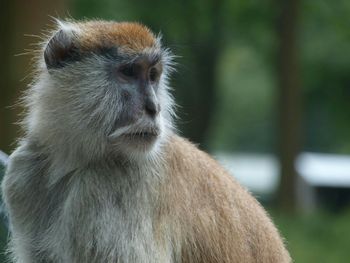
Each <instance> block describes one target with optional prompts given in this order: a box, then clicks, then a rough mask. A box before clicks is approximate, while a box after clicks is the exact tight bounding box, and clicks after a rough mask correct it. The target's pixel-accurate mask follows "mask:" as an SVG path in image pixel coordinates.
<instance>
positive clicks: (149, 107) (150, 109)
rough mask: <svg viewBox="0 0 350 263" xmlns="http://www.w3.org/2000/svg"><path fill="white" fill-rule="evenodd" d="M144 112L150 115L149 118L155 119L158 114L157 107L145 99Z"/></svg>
mask: <svg viewBox="0 0 350 263" xmlns="http://www.w3.org/2000/svg"><path fill="white" fill-rule="evenodd" d="M145 110H146V113H147V114H148V115H150V116H151V117H155V116H156V115H157V113H158V106H157V104H156V103H155V102H154V101H152V100H150V99H147V100H146V104H145Z"/></svg>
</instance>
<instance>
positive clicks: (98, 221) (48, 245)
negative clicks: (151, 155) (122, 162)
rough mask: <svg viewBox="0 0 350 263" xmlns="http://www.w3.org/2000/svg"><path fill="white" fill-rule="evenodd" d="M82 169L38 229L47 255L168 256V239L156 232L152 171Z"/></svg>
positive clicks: (88, 258) (80, 258)
mask: <svg viewBox="0 0 350 263" xmlns="http://www.w3.org/2000/svg"><path fill="white" fill-rule="evenodd" d="M87 171H88V172H87ZM87 171H81V172H77V173H75V174H73V175H72V177H71V178H70V180H69V182H67V185H66V187H67V191H66V196H65V197H64V202H63V203H62V205H61V207H60V209H58V212H57V216H56V217H55V218H52V219H51V220H52V224H51V225H50V228H49V229H48V230H47V231H45V233H44V235H43V238H42V245H41V246H42V247H43V248H45V250H46V251H47V252H48V254H49V257H50V258H52V259H53V260H55V261H57V262H72V263H73V262H113V263H115V262H121V263H131V262H144V263H148V262H150V263H151V262H152V263H155V262H172V260H171V253H170V246H169V244H159V242H157V241H156V238H155V227H156V226H155V225H154V223H155V219H154V209H155V207H154V205H153V204H154V202H153V201H154V198H157V197H156V195H157V194H156V190H155V189H154V183H155V182H154V180H158V179H157V178H156V176H155V175H153V174H147V173H145V174H142V173H143V172H139V173H137V174H123V173H122V172H120V171H118V170H109V171H106V170H103V169H102V170H101V169H95V170H94V169H89V170H87ZM164 235H166V234H165V233H164ZM162 240H166V238H164V239H163V238H162ZM67 252H69V253H67Z"/></svg>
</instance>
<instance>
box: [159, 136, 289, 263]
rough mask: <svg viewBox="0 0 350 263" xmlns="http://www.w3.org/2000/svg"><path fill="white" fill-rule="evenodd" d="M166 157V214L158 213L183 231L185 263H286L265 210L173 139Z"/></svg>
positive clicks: (220, 169) (225, 174) (198, 153)
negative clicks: (192, 262)
mask: <svg viewBox="0 0 350 263" xmlns="http://www.w3.org/2000/svg"><path fill="white" fill-rule="evenodd" d="M167 153H168V154H167V165H168V167H169V169H168V173H167V178H168V180H167V184H166V188H165V189H164V190H163V193H164V194H163V195H164V196H165V198H163V199H164V203H165V205H167V206H168V207H169V210H163V211H169V213H170V214H171V218H177V221H178V222H180V223H179V224H180V226H178V227H179V228H180V229H185V230H183V231H184V233H186V234H185V236H186V237H185V241H184V242H185V243H186V244H185V246H184V247H186V249H185V251H183V253H184V255H185V256H184V258H186V257H188V258H192V257H193V256H195V257H197V258H199V259H200V260H199V261H198V262H213V261H211V260H214V259H215V258H226V259H230V260H229V261H223V262H254V260H253V259H254V258H255V257H256V256H258V257H260V258H261V262H290V258H289V256H288V253H287V252H286V250H285V248H284V245H283V242H282V239H281V238H280V236H279V233H278V231H277V230H276V228H275V227H274V226H273V224H272V222H271V220H270V218H269V216H268V215H267V213H266V212H265V210H264V209H263V208H262V206H261V205H260V204H259V203H258V202H257V200H256V199H255V198H254V197H253V196H252V195H251V194H250V193H249V192H248V191H247V190H246V189H245V188H244V187H242V186H241V185H240V184H239V183H238V182H237V181H236V180H235V179H234V178H233V176H231V175H230V174H229V173H228V172H227V171H226V170H225V169H224V168H223V167H222V166H221V165H220V164H219V163H218V162H217V161H215V160H214V159H213V158H211V157H210V156H209V155H208V154H207V153H205V152H203V151H201V150H199V149H198V148H197V147H196V146H195V145H194V144H192V143H191V142H189V141H188V140H186V139H183V138H181V137H178V136H174V137H172V138H171V141H170V143H169V146H168V150H167ZM182 215H187V216H186V217H185V216H182ZM233 244H234V245H233ZM193 254H195V255H193ZM223 255H224V257H222V256H223ZM185 262H187V261H186V260H185ZM214 262H216V261H215V260H214ZM219 262H221V261H219Z"/></svg>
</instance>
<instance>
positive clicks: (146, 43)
mask: <svg viewBox="0 0 350 263" xmlns="http://www.w3.org/2000/svg"><path fill="white" fill-rule="evenodd" d="M76 25H77V26H78V28H79V29H80V30H81V32H82V34H81V35H80V36H79V44H80V46H81V48H82V49H83V50H85V51H89V50H94V49H96V48H99V47H113V46H117V47H120V48H123V49H125V51H130V52H140V51H142V50H144V49H146V48H151V47H154V46H155V44H156V38H155V36H154V34H153V33H152V32H151V31H150V30H149V29H148V28H147V27H146V26H144V25H142V24H139V23H132V22H121V23H118V22H106V21H90V22H85V23H77V24H76Z"/></svg>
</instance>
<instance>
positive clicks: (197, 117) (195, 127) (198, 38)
mask: <svg viewBox="0 0 350 263" xmlns="http://www.w3.org/2000/svg"><path fill="white" fill-rule="evenodd" d="M186 3H187V7H186V8H185V9H184V12H185V14H186V15H185V19H186V21H187V25H188V35H187V37H188V39H187V42H188V43H190V47H189V49H190V54H191V58H192V59H193V61H192V65H193V70H194V71H193V72H192V73H191V74H192V76H191V77H192V79H191V80H192V81H191V82H190V83H189V82H188V80H187V81H186V84H187V85H186V86H184V85H183V86H182V87H181V89H182V97H184V98H185V99H184V100H183V102H184V103H183V105H181V106H183V108H184V111H186V115H187V116H188V117H187V116H185V117H184V118H183V119H185V120H186V119H187V120H188V123H185V125H184V126H183V127H181V128H182V130H183V131H184V134H185V136H186V137H189V138H190V139H191V140H192V141H194V142H196V143H201V145H202V146H203V148H206V146H207V145H206V139H207V132H208V128H209V126H210V124H211V121H212V118H213V113H214V112H215V109H216V89H217V87H216V72H215V71H216V67H217V64H218V58H219V55H220V51H221V40H222V37H223V36H222V28H223V26H222V24H221V23H222V21H221V17H222V12H223V10H222V8H223V1H222V0H211V1H208V2H207V4H208V5H209V8H208V10H209V12H208V13H207V19H208V20H209V21H210V24H209V27H208V29H207V31H206V33H205V34H203V33H202V32H200V30H199V28H200V27H201V25H200V23H201V22H203V21H201V20H198V18H197V17H196V16H195V15H194V14H195V13H196V12H197V10H198V9H199V8H198V6H197V5H196V4H195V3H193V2H191V1H185V2H184V5H185V4H186ZM183 84H185V83H183ZM189 84H190V85H191V86H188V85H189ZM189 95H191V96H189ZM186 97H187V98H186Z"/></svg>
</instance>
